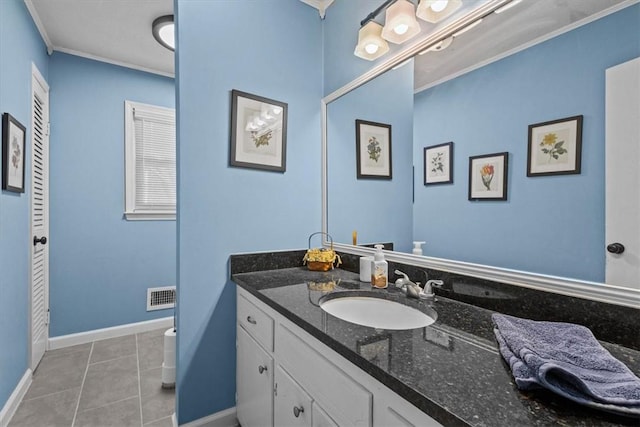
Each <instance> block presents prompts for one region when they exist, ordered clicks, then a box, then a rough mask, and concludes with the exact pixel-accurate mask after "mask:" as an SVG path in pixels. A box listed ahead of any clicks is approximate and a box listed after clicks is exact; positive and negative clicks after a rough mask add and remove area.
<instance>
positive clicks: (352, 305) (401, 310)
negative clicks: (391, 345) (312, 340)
mask: <svg viewBox="0 0 640 427" xmlns="http://www.w3.org/2000/svg"><path fill="white" fill-rule="evenodd" d="M320 308H322V309H323V310H324V311H326V312H327V313H329V314H330V315H332V316H335V317H337V318H339V319H342V320H346V321H347V322H351V323H355V324H357V325H362V326H369V327H371V328H377V329H390V330H405V329H416V328H423V327H425V326H429V325H430V324H432V323H434V322H435V321H436V318H437V317H438V316H437V314H436V312H435V311H433V315H432V316H430V315H428V314H425V313H423V312H422V311H420V310H416V309H415V308H412V307H409V306H407V305H404V304H401V303H399V302H395V301H389V300H386V299H381V298H375V297H367V296H344V297H337V298H331V299H326V300H324V301H321V302H320Z"/></svg>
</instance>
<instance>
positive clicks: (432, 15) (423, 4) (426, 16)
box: [416, 0, 462, 23]
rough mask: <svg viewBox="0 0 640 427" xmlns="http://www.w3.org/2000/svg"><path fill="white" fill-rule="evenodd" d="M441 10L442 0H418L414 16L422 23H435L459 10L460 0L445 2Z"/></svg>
mask: <svg viewBox="0 0 640 427" xmlns="http://www.w3.org/2000/svg"><path fill="white" fill-rule="evenodd" d="M446 3H447V4H446V6H444V8H443V0H420V4H418V9H417V10H416V16H417V17H418V18H420V19H422V20H423V21H427V22H431V23H436V22H440V21H442V20H443V19H444V18H446V17H448V16H450V15H451V14H452V13H453V12H455V11H456V10H458V9H460V6H462V0H447V1H446Z"/></svg>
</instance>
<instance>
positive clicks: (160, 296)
mask: <svg viewBox="0 0 640 427" xmlns="http://www.w3.org/2000/svg"><path fill="white" fill-rule="evenodd" d="M175 306H176V287H175V286H164V287H161V288H148V289H147V311H153V310H164V309H165V308H174V307H175Z"/></svg>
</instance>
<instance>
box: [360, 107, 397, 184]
mask: <svg viewBox="0 0 640 427" xmlns="http://www.w3.org/2000/svg"><path fill="white" fill-rule="evenodd" d="M356 163H357V165H356V167H357V170H356V174H357V177H358V179H363V178H371V179H391V177H392V169H391V125H386V124H383V123H375V122H369V121H366V120H356Z"/></svg>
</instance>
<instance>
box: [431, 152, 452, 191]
mask: <svg viewBox="0 0 640 427" xmlns="http://www.w3.org/2000/svg"><path fill="white" fill-rule="evenodd" d="M434 184H453V142H447V143H444V144H440V145H432V146H430V147H425V148H424V185H434Z"/></svg>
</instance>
